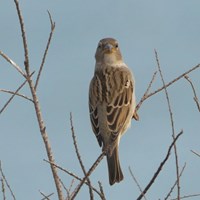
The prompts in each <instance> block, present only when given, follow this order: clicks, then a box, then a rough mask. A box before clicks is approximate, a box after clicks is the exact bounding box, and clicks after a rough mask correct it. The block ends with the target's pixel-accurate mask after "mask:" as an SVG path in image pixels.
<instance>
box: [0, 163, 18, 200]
mask: <svg viewBox="0 0 200 200" xmlns="http://www.w3.org/2000/svg"><path fill="white" fill-rule="evenodd" d="M0 173H1V176H2V179H3V180H4V181H5V183H6V186H7V188H8V189H9V191H10V193H11V196H12V197H13V199H14V200H16V198H15V195H14V193H13V191H12V189H11V187H10V185H9V183H8V181H7V179H6V176H5V175H4V173H3V169H2V166H1V161H0Z"/></svg>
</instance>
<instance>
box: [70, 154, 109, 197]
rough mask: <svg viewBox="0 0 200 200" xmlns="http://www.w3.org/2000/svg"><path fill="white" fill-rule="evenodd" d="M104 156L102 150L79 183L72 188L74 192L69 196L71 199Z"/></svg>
mask: <svg viewBox="0 0 200 200" xmlns="http://www.w3.org/2000/svg"><path fill="white" fill-rule="evenodd" d="M104 156H105V152H102V153H101V154H100V156H99V157H98V158H97V160H96V161H95V162H94V164H93V165H92V167H91V168H90V169H89V171H88V172H87V174H86V176H85V177H84V178H83V179H82V181H81V182H80V184H79V185H78V186H77V187H76V189H75V190H74V192H73V194H72V196H71V200H73V199H74V198H75V197H76V195H77V194H78V192H79V190H80V189H81V187H82V186H83V184H84V183H85V181H86V180H87V177H88V176H90V175H91V173H92V172H93V171H94V170H95V168H96V167H97V166H98V164H99V163H100V162H101V160H102V159H103V157H104Z"/></svg>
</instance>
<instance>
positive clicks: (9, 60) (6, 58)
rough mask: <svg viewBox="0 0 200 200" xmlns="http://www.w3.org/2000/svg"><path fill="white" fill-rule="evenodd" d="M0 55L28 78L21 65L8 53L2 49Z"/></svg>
mask: <svg viewBox="0 0 200 200" xmlns="http://www.w3.org/2000/svg"><path fill="white" fill-rule="evenodd" d="M0 55H1V56H2V57H3V58H4V59H5V60H6V61H7V62H9V63H10V64H11V65H12V66H13V67H14V68H15V69H16V70H17V71H18V72H19V73H20V74H21V75H22V76H23V77H25V78H26V75H25V73H24V72H23V70H22V69H21V68H20V66H19V65H17V64H16V63H15V62H14V61H13V60H12V59H11V58H9V57H8V56H7V55H6V54H4V53H3V52H2V51H0Z"/></svg>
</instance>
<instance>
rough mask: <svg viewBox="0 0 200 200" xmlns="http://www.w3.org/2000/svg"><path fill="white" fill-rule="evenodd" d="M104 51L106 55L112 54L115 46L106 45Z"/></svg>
mask: <svg viewBox="0 0 200 200" xmlns="http://www.w3.org/2000/svg"><path fill="white" fill-rule="evenodd" d="M104 50H105V52H106V53H112V50H113V45H112V44H109V43H108V44H106V45H105V47H104Z"/></svg>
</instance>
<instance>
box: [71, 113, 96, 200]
mask: <svg viewBox="0 0 200 200" xmlns="http://www.w3.org/2000/svg"><path fill="white" fill-rule="evenodd" d="M70 124H71V132H72V138H73V142H74V147H75V151H76V155H77V158H78V161H79V164H80V166H81V169H82V171H83V173H84V176H86V173H87V172H86V170H85V166H84V164H83V162H82V159H81V155H80V153H79V150H78V145H77V141H76V136H75V132H74V126H73V121H72V113H70ZM87 182H88V187H89V193H90V199H91V200H93V199H94V195H93V192H92V187H91V182H90V179H89V177H88V178H87Z"/></svg>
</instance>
